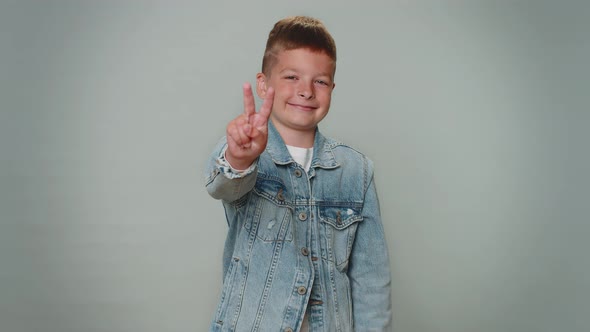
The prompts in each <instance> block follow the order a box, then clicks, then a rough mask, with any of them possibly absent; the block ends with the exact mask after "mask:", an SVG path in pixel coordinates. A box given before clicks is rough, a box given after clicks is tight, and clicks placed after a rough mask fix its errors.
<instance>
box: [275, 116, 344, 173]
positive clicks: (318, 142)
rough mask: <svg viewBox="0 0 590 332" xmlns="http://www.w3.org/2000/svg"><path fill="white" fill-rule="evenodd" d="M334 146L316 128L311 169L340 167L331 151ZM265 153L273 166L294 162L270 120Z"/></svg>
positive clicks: (332, 142)
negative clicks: (272, 162)
mask: <svg viewBox="0 0 590 332" xmlns="http://www.w3.org/2000/svg"><path fill="white" fill-rule="evenodd" d="M336 145H337V143H336V142H334V141H332V140H329V139H327V138H326V137H325V136H324V135H322V134H321V133H320V131H319V130H318V129H317V128H316V132H315V138H314V143H313V158H312V160H311V168H314V167H320V168H327V169H329V168H336V167H338V166H340V164H339V163H338V162H337V161H336V158H335V157H334V152H333V151H332V149H333V148H334V147H335V146H336ZM266 151H267V152H268V154H270V157H271V158H272V160H273V161H274V163H275V164H278V165H286V164H289V163H293V162H295V161H294V160H293V158H292V157H291V154H290V153H289V150H287V146H286V145H285V142H284V141H283V138H282V137H281V135H280V134H279V132H278V130H277V129H276V127H275V126H274V124H273V123H272V121H271V120H270V119H269V121H268V143H267V145H266Z"/></svg>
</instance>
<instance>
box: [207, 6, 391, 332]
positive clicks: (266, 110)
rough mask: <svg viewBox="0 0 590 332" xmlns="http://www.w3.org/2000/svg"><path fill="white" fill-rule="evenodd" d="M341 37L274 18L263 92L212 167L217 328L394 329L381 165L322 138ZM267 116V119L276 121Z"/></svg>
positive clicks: (248, 102) (259, 80) (300, 21)
mask: <svg viewBox="0 0 590 332" xmlns="http://www.w3.org/2000/svg"><path fill="white" fill-rule="evenodd" d="M335 69H336V45H335V43H334V40H333V39H332V37H331V35H330V34H329V33H328V31H327V30H326V28H325V27H324V25H323V24H322V23H321V22H320V21H318V20H316V19H313V18H310V17H301V16H299V17H290V18H286V19H283V20H281V21H279V22H277V23H276V24H275V26H274V28H273V29H272V31H271V32H270V34H269V37H268V41H267V45H266V51H265V53H264V59H263V61H262V72H261V73H259V74H258V75H257V76H256V92H257V94H258V96H259V97H261V98H263V99H264V102H263V104H262V106H261V108H260V110H259V112H256V110H255V105H254V97H253V94H252V89H251V87H250V86H249V85H248V84H245V85H244V87H243V90H244V113H242V114H240V115H239V116H238V117H237V118H235V119H234V120H232V121H231V122H230V123H229V124H228V126H227V130H226V136H225V137H224V139H223V140H222V141H221V143H220V144H219V146H218V147H217V148H216V149H215V150H214V152H213V154H212V157H211V159H210V161H209V164H208V166H207V175H206V177H207V178H206V186H207V190H208V192H209V194H210V195H211V196H212V197H214V198H216V199H221V200H222V202H223V207H224V209H225V215H226V218H227V223H228V226H229V231H228V235H227V239H226V242H225V248H224V256H223V275H224V282H223V289H222V293H221V299H220V303H219V305H218V307H217V311H216V313H215V319H214V320H213V322H212V325H211V329H210V331H313V332H316V331H326V332H334V331H342V332H344V331H389V330H390V329H391V301H390V282H391V279H390V272H389V261H388V254H387V247H386V243H385V237H384V233H383V226H382V224H381V218H380V212H379V202H378V199H377V193H376V190H375V183H374V180H373V164H372V162H371V161H370V160H369V159H367V158H366V157H365V156H364V155H362V154H361V153H359V152H357V151H356V150H354V149H352V148H350V147H348V146H347V145H344V144H342V143H339V142H338V141H335V140H332V139H330V138H327V137H325V136H323V135H322V134H321V133H320V132H319V131H318V123H319V122H320V121H321V120H322V119H323V118H324V117H325V116H326V114H328V110H329V108H330V100H331V95H332V90H333V89H334V86H335V84H334V74H335ZM268 120H270V121H268Z"/></svg>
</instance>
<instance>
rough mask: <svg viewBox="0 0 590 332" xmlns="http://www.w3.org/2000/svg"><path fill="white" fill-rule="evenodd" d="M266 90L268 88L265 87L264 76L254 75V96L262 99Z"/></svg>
mask: <svg viewBox="0 0 590 332" xmlns="http://www.w3.org/2000/svg"><path fill="white" fill-rule="evenodd" d="M266 89H268V86H267V85H266V75H264V74H263V73H258V74H256V94H257V95H258V97H260V98H262V99H264V98H266Z"/></svg>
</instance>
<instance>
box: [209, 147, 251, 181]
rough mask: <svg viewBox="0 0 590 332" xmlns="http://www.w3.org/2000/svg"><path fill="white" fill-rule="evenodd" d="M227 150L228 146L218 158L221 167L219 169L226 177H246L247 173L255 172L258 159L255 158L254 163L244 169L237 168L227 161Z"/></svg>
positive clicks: (218, 165)
mask: <svg viewBox="0 0 590 332" xmlns="http://www.w3.org/2000/svg"><path fill="white" fill-rule="evenodd" d="M225 150H227V146H226V147H224V148H223V150H222V151H221V153H220V155H219V157H218V158H217V167H219V170H220V171H221V173H222V174H223V175H224V176H225V177H226V178H228V179H241V178H243V177H245V176H246V175H248V174H250V173H252V172H254V170H255V169H256V164H257V162H258V159H257V160H255V161H254V162H253V163H252V165H250V167H248V168H246V169H244V170H239V169H235V168H233V167H232V166H231V165H230V163H229V161H227V159H225Z"/></svg>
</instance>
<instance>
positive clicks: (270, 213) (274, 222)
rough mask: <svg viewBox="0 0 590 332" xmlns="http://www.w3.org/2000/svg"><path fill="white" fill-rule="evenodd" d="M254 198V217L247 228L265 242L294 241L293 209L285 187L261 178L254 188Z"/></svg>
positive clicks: (271, 180)
mask: <svg viewBox="0 0 590 332" xmlns="http://www.w3.org/2000/svg"><path fill="white" fill-rule="evenodd" d="M254 197H255V199H256V204H255V209H254V211H253V216H252V218H251V222H248V223H246V225H245V227H246V228H248V230H249V231H250V232H255V233H256V237H257V238H258V239H260V240H262V241H264V242H276V241H292V240H293V232H292V231H291V216H292V215H293V213H292V210H293V208H292V207H291V205H290V204H289V203H288V197H287V192H286V188H285V186H284V185H283V184H282V183H281V182H280V181H277V180H273V179H265V178H261V179H260V178H259V179H257V180H256V186H255V187H254Z"/></svg>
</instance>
